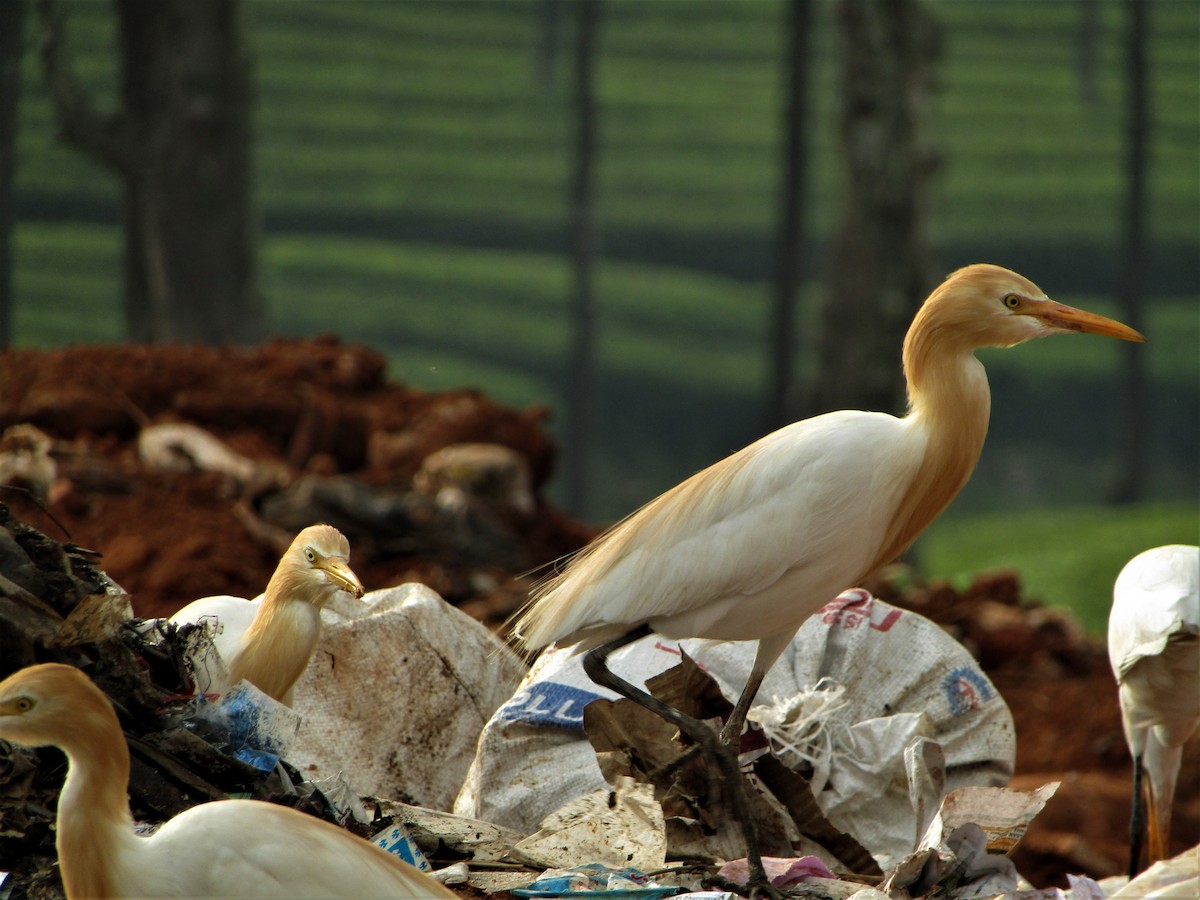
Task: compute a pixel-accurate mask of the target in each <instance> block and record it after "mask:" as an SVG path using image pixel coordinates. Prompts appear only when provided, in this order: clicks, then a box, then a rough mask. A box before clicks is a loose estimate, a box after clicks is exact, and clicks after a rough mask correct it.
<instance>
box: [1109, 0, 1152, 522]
mask: <svg viewBox="0 0 1200 900" xmlns="http://www.w3.org/2000/svg"><path fill="white" fill-rule="evenodd" d="M1149 10H1150V4H1149V3H1145V2H1143V0H1125V15H1126V31H1125V81H1126V95H1125V97H1126V99H1125V202H1124V205H1123V209H1122V216H1121V227H1122V241H1121V243H1122V246H1121V279H1120V291H1121V294H1120V298H1119V299H1120V302H1121V317H1122V318H1123V319H1124V321H1125V322H1127V323H1128V324H1129V326H1130V327H1132V328H1136V329H1137V330H1138V331H1145V325H1144V319H1145V314H1144V305H1145V303H1144V296H1145V290H1146V168H1147V162H1148V160H1147V154H1146V147H1147V142H1148V139H1149V132H1150V109H1149V91H1148V81H1149V72H1148V71H1147V64H1146V34H1147V31H1148V23H1147V21H1146V19H1147V17H1148V16H1149V14H1150V13H1149ZM1120 349H1121V353H1122V361H1123V365H1122V373H1121V379H1120V380H1121V395H1122V396H1121V420H1120V427H1119V430H1120V434H1121V437H1120V442H1119V445H1118V447H1119V454H1120V456H1119V459H1118V462H1117V479H1116V484H1115V485H1114V488H1113V492H1112V499H1113V502H1115V503H1133V502H1135V501H1137V500H1140V499H1141V498H1142V496H1143V494H1144V493H1145V484H1146V477H1145V475H1146V462H1147V456H1148V453H1147V446H1146V435H1147V434H1148V433H1149V418H1150V417H1149V415H1148V412H1147V409H1146V405H1147V403H1148V399H1147V396H1146V367H1145V360H1146V354H1145V353H1144V352H1142V353H1139V352H1137V351H1138V350H1140V349H1141V348H1139V347H1138V345H1137V344H1127V343H1123V344H1122V346H1121V348H1120Z"/></svg>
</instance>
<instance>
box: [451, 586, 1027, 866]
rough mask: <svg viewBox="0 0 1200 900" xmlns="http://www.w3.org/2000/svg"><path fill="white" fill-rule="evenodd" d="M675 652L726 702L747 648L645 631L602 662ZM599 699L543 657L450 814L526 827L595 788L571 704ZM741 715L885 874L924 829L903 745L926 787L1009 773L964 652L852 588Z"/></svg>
mask: <svg viewBox="0 0 1200 900" xmlns="http://www.w3.org/2000/svg"><path fill="white" fill-rule="evenodd" d="M680 647H682V648H683V649H684V650H686V652H687V653H688V654H689V655H690V656H692V657H693V658H694V659H695V660H696V662H697V663H698V664H700V665H701V666H702V667H704V668H705V669H706V670H707V671H708V672H709V673H710V674H711V675H712V676H713V677H714V678H715V679H716V680H717V682H718V683H719V684H720V686H721V690H722V693H723V694H724V695H725V696H726V697H728V698H729V699H730V700H731V701H733V700H736V698H737V695H738V693H739V692H740V691H741V689H742V686H743V685H744V684H745V679H746V677H747V675H748V673H749V671H750V666H751V664H752V662H753V658H754V649H755V645H754V644H753V643H751V642H728V643H719V642H713V641H700V640H686V641H681V642H676V641H670V640H667V639H664V638H662V637H659V636H657V635H650V636H648V637H646V638H643V639H642V640H639V641H636V642H634V643H633V644H630V645H628V646H627V647H623V648H621V649H620V650H618V651H616V652H615V653H613V654H612V655H611V656H610V658H609V664H610V666H611V667H612V668H613V669H614V671H616V672H618V673H620V674H621V675H622V676H623V677H625V678H627V679H628V680H629V681H631V682H633V683H634V684H638V685H643V684H644V683H645V680H646V678H648V677H650V676H653V675H655V674H657V673H659V672H661V671H663V670H665V669H667V668H670V667H671V666H673V665H675V664H676V663H677V662H678V659H679V648H680ZM818 687H819V690H818ZM614 696H615V695H614V694H612V693H611V692H609V691H607V690H605V689H603V688H600V687H598V686H597V685H595V684H594V683H593V682H592V681H591V679H589V678H588V676H587V675H586V674H585V673H584V671H583V667H582V657H581V656H579V655H574V654H573V653H572V652H571V648H556V649H552V650H550V651H547V652H546V653H544V654H543V655H542V656H541V657H540V658H539V659H538V660H537V662H536V663H535V664H534V666H533V668H532V669H531V671H530V672H529V673H528V674H527V675H526V677H525V679H524V680H523V681H522V682H521V684H520V687H519V688H518V690H517V692H516V693H515V694H514V695H513V696H512V697H511V698H510V699H509V700H508V701H507V702H506V703H505V704H504V705H503V706H501V707H500V708H499V709H498V710H497V711H496V714H495V715H494V716H493V717H492V719H491V721H489V722H488V724H487V726H486V728H485V729H484V732H483V735H482V736H481V738H480V741H479V749H478V752H477V754H476V757H475V760H474V762H473V763H472V765H471V768H470V772H469V773H468V775H467V778H466V780H465V782H464V784H463V788H462V791H461V792H460V793H459V796H458V799H457V801H456V803H455V812H457V813H458V814H459V815H465V816H471V817H474V818H480V819H484V820H486V821H491V822H495V823H496V824H498V825H504V826H506V827H509V828H513V829H515V830H517V831H523V832H525V833H529V832H532V831H533V830H535V829H536V828H537V826H538V823H539V822H540V821H541V819H542V818H543V817H544V816H546V815H547V814H548V813H550V812H552V811H553V810H555V809H557V808H558V807H559V806H561V805H562V804H564V803H566V802H567V801H569V800H572V799H574V798H575V797H578V796H581V795H583V794H585V793H589V792H591V791H594V790H596V789H599V788H603V787H604V786H605V782H604V779H603V777H602V775H601V773H600V769H599V766H598V765H597V763H596V760H595V755H594V753H593V751H592V748H591V746H590V744H589V743H588V741H587V740H586V738H585V736H584V734H583V730H582V722H583V708H584V706H586V705H587V704H588V703H589V702H591V701H592V700H594V699H596V698H597V697H608V698H613V697H614ZM897 717H903V718H897ZM751 718H752V719H753V720H756V721H758V722H760V723H762V724H763V725H764V727H765V728H766V730H767V731H768V733H769V734H772V735H773V744H774V746H775V749H776V753H777V755H778V756H779V758H780V759H781V760H782V761H783V762H785V763H787V764H788V765H789V766H791V767H796V768H799V767H811V769H812V774H813V781H814V785H813V790H814V793H815V794H816V796H817V800H818V802H819V803H820V805H821V808H822V809H823V811H824V812H825V814H826V815H827V816H828V817H829V819H830V821H831V822H832V823H833V824H834V825H836V826H837V827H838V828H840V829H842V830H843V831H846V832H848V833H850V834H852V835H853V836H854V837H856V838H857V839H858V840H859V841H860V842H861V843H862V844H863V845H864V846H866V847H867V848H868V849H869V850H870V851H871V853H872V854H873V855H874V856H875V858H876V860H877V861H878V862H879V863H880V865H882V866H885V867H886V866H887V864H888V863H889V862H891V861H893V860H895V859H897V858H900V857H902V856H904V855H906V854H908V853H910V852H911V851H912V850H913V849H914V842H915V841H914V838H915V836H916V834H917V828H918V826H919V825H920V824H923V823H919V822H916V821H914V815H915V814H914V811H913V797H912V796H911V795H910V788H909V776H908V772H907V771H906V761H905V749H906V747H907V746H909V745H910V744H912V742H913V741H914V739H918V740H920V739H923V740H931V741H936V742H937V743H938V744H939V745H940V746H941V749H942V752H943V755H944V781H943V780H942V779H943V775H942V774H941V773H938V774H937V775H936V777H934V778H933V779H932V780H933V781H934V782H936V783H939V784H944V787H945V789H946V790H952V789H954V788H958V787H964V786H968V785H992V786H997V785H1004V784H1007V783H1008V780H1009V778H1010V777H1011V775H1012V771H1013V761H1014V756H1015V749H1016V744H1015V735H1014V731H1013V723H1012V717H1011V715H1010V714H1009V711H1008V707H1007V706H1006V705H1005V703H1004V701H1003V699H1002V698H1001V697H1000V696H999V695H998V693H997V692H996V689H995V687H994V686H993V685H992V683H991V682H990V681H989V680H988V678H987V676H986V675H984V674H983V672H982V671H981V670H980V668H979V666H978V664H977V663H976V662H975V660H974V659H973V658H972V657H971V655H970V653H968V652H967V650H966V649H965V648H963V647H962V646H961V645H960V644H958V643H957V642H956V641H955V640H954V639H953V638H951V637H950V636H949V635H948V634H946V632H945V631H943V630H942V629H941V628H940V627H938V626H937V625H936V624H934V623H933V622H930V621H929V620H928V619H926V618H924V617H923V616H919V615H917V614H915V613H911V612H907V611H905V610H901V609H897V608H895V607H893V606H890V605H888V604H886V603H883V602H882V601H879V600H877V599H875V598H874V597H872V596H871V595H870V594H869V593H868V592H866V591H864V590H860V589H855V590H851V591H846V592H845V593H843V594H841V595H840V596H839V597H838V598H837V599H836V600H835V601H833V602H832V603H830V604H828V605H827V606H825V607H824V608H822V609H821V610H820V611H818V612H817V613H815V614H814V615H813V616H811V617H810V618H809V619H808V620H807V621H806V622H805V623H804V625H803V626H802V627H801V629H800V631H799V632H798V633H797V635H796V637H795V638H794V639H793V640H792V643H791V644H790V645H789V647H788V648H787V650H786V651H785V652H784V654H783V655H782V656H781V658H780V659H779V661H778V662H777V663H776V664H775V666H774V667H773V668H772V669H771V671H770V672H769V673H768V674H767V677H766V679H765V680H764V682H763V685H762V687H761V689H760V690H759V693H758V700H757V703H756V705H755V707H754V708H753V709H752V710H751ZM889 735H891V739H890V740H888V736H889ZM743 749H745V747H743ZM884 756H886V757H887V758H888V760H889V762H888V763H887V764H886V765H883V766H881V760H882V757H884ZM927 803H928V801H926V804H927ZM925 814H926V815H927V812H926V813H925Z"/></svg>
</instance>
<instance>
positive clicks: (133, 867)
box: [0, 663, 454, 900]
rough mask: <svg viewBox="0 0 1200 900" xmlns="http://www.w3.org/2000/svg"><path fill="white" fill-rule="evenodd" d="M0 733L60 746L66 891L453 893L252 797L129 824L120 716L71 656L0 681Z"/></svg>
mask: <svg viewBox="0 0 1200 900" xmlns="http://www.w3.org/2000/svg"><path fill="white" fill-rule="evenodd" d="M0 739H3V740H7V741H12V742H14V743H18V744H23V745H25V746H29V747H43V746H54V747H58V748H59V749H60V750H62V751H63V752H64V753H66V755H67V761H68V770H67V779H66V781H65V782H64V783H63V787H62V792H61V794H60V795H59V799H58V823H57V826H56V830H57V838H56V842H57V846H58V862H59V871H60V873H61V875H62V881H63V888H64V889H65V891H66V894H67V897H68V898H80V897H280V898H293V897H356V898H358V897H394V898H414V900H415V898H432V897H450V898H452V897H454V894H453V893H452V892H451V891H450V890H449V889H447V888H446V887H444V886H443V885H442V884H441V883H439V882H438V881H436V880H435V879H433V878H431V877H430V876H428V875H426V874H425V873H423V872H421V871H419V870H417V869H416V868H414V867H412V866H410V865H408V864H407V863H405V862H403V861H402V860H401V859H399V858H398V857H395V856H392V855H391V854H389V853H387V852H386V851H384V850H383V849H381V848H379V847H376V846H375V845H374V844H372V843H370V842H368V841H364V840H362V839H361V838H358V837H356V836H355V835H353V834H351V833H350V832H348V831H345V830H344V829H341V828H338V827H337V826H336V825H332V824H330V823H329V822H323V821H321V820H320V819H317V818H314V817H313V816H309V815H305V814H304V813H302V812H297V811H296V810H294V809H288V808H287V807H284V806H278V805H276V804H274V803H265V802H262V801H259V800H218V801H215V802H212V803H202V804H200V805H199V806H193V807H192V808H191V809H188V810H185V811H184V812H181V813H180V814H179V815H177V816H175V817H174V818H173V819H171V820H170V821H169V822H167V823H165V824H164V825H163V826H162V827H161V828H159V829H158V831H156V832H155V833H154V834H152V835H150V836H149V837H143V836H141V835H138V834H135V833H134V831H133V817H132V816H131V815H130V812H129V803H128V800H127V799H126V792H127V790H128V788H129V748H128V746H127V745H126V743H125V736H124V735H123V734H122V733H121V725H120V723H119V722H118V721H117V716H116V713H115V712H114V711H113V708H112V704H111V702H110V701H109V699H108V697H106V696H105V695H104V693H103V692H102V691H101V690H100V689H99V688H98V687H96V686H95V685H94V684H92V682H91V681H90V680H89V679H88V677H87V676H86V675H84V674H83V672H81V671H80V670H79V669H76V668H73V667H72V666H64V665H61V664H59V663H47V664H44V665H38V666H31V667H29V668H27V669H22V670H21V671H19V672H17V673H16V674H14V675H11V676H9V677H8V678H6V679H5V680H4V681H3V682H0Z"/></svg>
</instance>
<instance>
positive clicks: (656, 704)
mask: <svg viewBox="0 0 1200 900" xmlns="http://www.w3.org/2000/svg"><path fill="white" fill-rule="evenodd" d="M649 633H650V626H649V625H640V626H638V627H637V628H635V629H633V630H632V631H629V632H626V633H625V634H623V635H621V636H620V637H618V638H615V639H613V640H611V641H609V642H608V643H606V644H601V645H600V646H599V647H595V648H593V649H592V650H589V651H588V652H587V653H585V654H584V656H583V670H584V671H585V672H587V674H588V677H589V678H591V679H592V681H594V682H595V683H596V684H598V685H600V686H602V687H606V688H608V689H609V690H612V691H616V692H617V693H618V694H620V695H621V696H623V697H626V698H628V699H630V700H632V701H633V702H634V703H637V704H638V705H639V706H642V707H644V708H645V709H648V710H650V711H651V712H653V713H655V714H656V715H658V716H660V717H662V718H663V719H665V720H667V721H668V722H670V723H671V724H673V725H675V726H676V727H677V728H678V729H679V730H680V731H682V732H683V733H684V734H686V735H687V736H688V737H690V738H691V739H692V740H693V741H695V742H696V744H697V745H699V746H700V747H701V748H702V749H703V751H704V756H705V758H706V759H707V760H708V761H709V763H710V764H715V765H716V766H717V767H718V769H719V771H720V773H721V778H720V781H721V785H722V791H723V792H724V794H725V799H726V800H727V801H728V803H729V807H730V811H731V812H732V814H733V817H734V819H736V820H737V823H738V825H740V826H741V829H742V837H743V839H744V841H745V843H746V861H747V863H748V865H749V869H750V878H749V881H748V883H747V885H746V886H747V887H749V888H750V896H751V897H763V896H765V897H771V898H778V897H780V896H781V895H780V894H779V892H778V891H777V890H776V889H775V888H774V887H773V886H772V885H771V882H770V880H769V879H768V878H767V873H766V871H765V870H764V869H763V864H762V854H761V853H760V852H759V849H758V833H757V832H756V831H755V829H754V821H753V820H752V819H751V818H750V808H749V805H748V803H747V800H746V791H745V785H744V783H743V781H742V773H741V768H740V766H739V765H738V751H737V747H736V746H734V745H730V744H725V743H722V741H721V739H720V738H719V737H718V735H717V733H716V731H714V730H713V729H712V728H710V727H709V726H708V725H706V724H704V723H703V722H701V721H700V720H699V719H694V718H692V717H691V716H689V715H687V714H685V713H682V712H680V711H679V710H677V709H676V708H675V707H673V706H671V705H669V704H667V703H664V702H663V701H662V700H659V699H658V698H657V697H654V696H652V695H651V694H649V693H647V692H646V691H644V690H642V689H641V688H639V687H637V686H636V685H633V684H630V683H629V682H628V681H626V680H625V679H624V678H621V677H620V676H619V675H616V674H615V673H614V672H613V671H612V670H611V669H610V668H609V667H608V656H609V654H610V653H612V652H613V651H615V650H619V649H621V648H622V647H624V646H626V645H627V644H632V643H633V642H634V641H636V640H638V639H639V638H642V637H645V636H646V635H647V634H649ZM760 680H761V679H760ZM739 730H740V729H739ZM731 887H734V888H735V889H736V888H737V887H738V886H731Z"/></svg>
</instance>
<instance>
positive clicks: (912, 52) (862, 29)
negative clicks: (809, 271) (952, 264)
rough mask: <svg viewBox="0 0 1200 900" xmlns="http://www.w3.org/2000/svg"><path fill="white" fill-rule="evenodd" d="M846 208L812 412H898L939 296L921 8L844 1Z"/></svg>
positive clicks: (935, 38) (837, 237) (928, 36)
mask: <svg viewBox="0 0 1200 900" xmlns="http://www.w3.org/2000/svg"><path fill="white" fill-rule="evenodd" d="M837 22H838V32H839V37H840V40H839V42H838V50H839V61H840V77H841V84H840V88H841V95H840V103H839V106H840V110H841V112H840V122H839V137H840V146H841V157H842V164H843V173H844V178H843V180H844V185H845V187H844V201H843V206H842V213H841V217H840V221H839V223H838V225H837V228H836V229H835V231H834V234H833V236H832V241H831V247H830V251H829V254H828V273H827V276H826V287H825V298H824V301H823V308H822V310H821V321H820V325H819V333H818V341H817V375H816V377H815V379H814V381H813V383H812V384H811V386H810V390H809V392H808V397H807V407H808V409H807V411H808V412H810V413H817V412H822V411H825V410H830V409H853V408H866V409H877V410H888V411H899V410H900V409H902V407H903V403H904V381H903V378H902V377H901V374H900V345H901V342H902V340H903V337H904V333H905V331H907V329H908V326H909V324H910V322H911V321H912V317H913V313H914V311H915V310H916V308H917V306H918V305H919V303H920V302H921V300H922V299H923V298H924V297H925V295H926V294H927V293H928V291H929V288H930V287H931V285H932V282H933V280H934V279H933V277H932V258H931V257H932V251H931V248H930V238H929V206H930V195H931V187H932V181H933V174H934V171H935V169H936V168H937V154H936V152H935V149H934V146H933V138H932V135H931V129H930V125H929V120H930V118H931V116H932V104H933V95H934V72H935V64H936V59H937V56H938V50H939V46H938V45H939V31H938V28H937V25H936V23H935V21H934V20H933V18H932V15H931V13H930V11H929V9H928V8H927V6H926V4H925V3H924V2H921V0H840V2H839V3H838V5H837Z"/></svg>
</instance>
